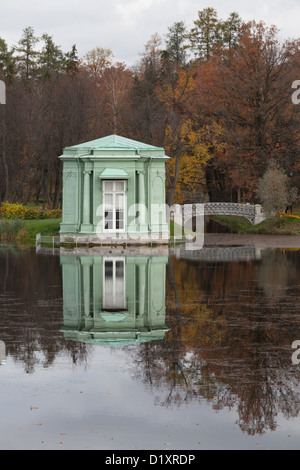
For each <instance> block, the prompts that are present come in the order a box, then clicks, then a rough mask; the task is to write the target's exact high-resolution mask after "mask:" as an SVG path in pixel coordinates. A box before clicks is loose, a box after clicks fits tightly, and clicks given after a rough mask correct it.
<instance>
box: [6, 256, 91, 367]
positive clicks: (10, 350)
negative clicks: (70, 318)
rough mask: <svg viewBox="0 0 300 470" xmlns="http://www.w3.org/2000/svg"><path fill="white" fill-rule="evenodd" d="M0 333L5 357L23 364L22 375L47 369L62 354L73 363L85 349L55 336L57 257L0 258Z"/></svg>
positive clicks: (58, 293)
mask: <svg viewBox="0 0 300 470" xmlns="http://www.w3.org/2000/svg"><path fill="white" fill-rule="evenodd" d="M0 256H1V258H0V314H1V315H0V331H1V338H0V339H1V340H2V341H4V342H5V346H6V353H7V355H9V356H11V357H12V358H13V359H14V360H15V361H20V362H22V363H24V367H25V370H26V372H29V373H30V372H33V371H34V369H35V368H36V366H37V365H38V364H42V365H43V367H48V366H49V365H51V364H52V363H53V362H54V360H55V358H56V357H57V356H58V355H59V354H60V353H62V352H64V353H67V354H68V355H69V356H70V357H71V358H72V360H73V362H74V363H76V362H83V361H84V360H85V358H86V354H87V352H86V351H87V349H86V345H84V344H81V343H73V342H66V341H64V339H63V335H62V334H61V333H60V332H59V328H60V325H61V316H62V290H61V269H60V264H59V257H55V256H36V255H35V254H34V253H31V252H30V251H24V252H21V253H18V254H15V253H13V252H12V251H10V250H9V251H7V252H6V253H2V254H0Z"/></svg>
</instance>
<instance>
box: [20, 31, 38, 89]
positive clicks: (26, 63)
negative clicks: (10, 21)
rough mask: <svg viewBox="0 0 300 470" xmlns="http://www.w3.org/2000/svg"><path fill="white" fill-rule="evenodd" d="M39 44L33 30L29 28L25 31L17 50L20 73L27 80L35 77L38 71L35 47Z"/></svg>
mask: <svg viewBox="0 0 300 470" xmlns="http://www.w3.org/2000/svg"><path fill="white" fill-rule="evenodd" d="M38 42H39V38H38V37H36V36H35V35H34V30H33V28H32V27H31V26H28V27H27V28H25V29H24V30H23V36H22V38H21V39H20V41H19V42H18V44H19V46H18V47H16V48H15V52H17V57H16V60H17V63H18V68H19V70H18V71H19V73H20V75H21V76H23V77H25V78H26V79H27V80H28V79H29V78H30V77H32V76H34V74H35V71H36V59H37V56H38V52H37V51H36V50H35V46H36V44H37V43H38Z"/></svg>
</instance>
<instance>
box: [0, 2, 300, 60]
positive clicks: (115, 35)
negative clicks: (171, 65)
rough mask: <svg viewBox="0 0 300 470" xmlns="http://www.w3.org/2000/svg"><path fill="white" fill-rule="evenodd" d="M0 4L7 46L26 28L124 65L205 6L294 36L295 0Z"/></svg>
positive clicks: (299, 14)
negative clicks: (106, 53)
mask: <svg viewBox="0 0 300 470" xmlns="http://www.w3.org/2000/svg"><path fill="white" fill-rule="evenodd" d="M0 6H1V12H0V37H1V38H3V39H5V40H6V42H7V44H8V45H9V46H13V45H16V44H17V42H18V41H19V39H20V38H21V36H22V32H23V30H24V28H26V27H27V26H32V27H33V28H34V31H35V33H36V35H37V36H39V35H42V34H43V33H47V34H49V35H50V36H52V37H53V40H54V42H55V43H56V44H57V45H59V46H61V48H62V50H63V52H67V51H69V50H71V48H72V45H73V44H76V46H77V50H78V54H79V56H80V57H82V56H83V55H84V54H85V53H86V52H87V51H90V50H91V49H93V48H95V47H97V46H100V47H104V48H109V49H111V50H112V51H113V53H114V56H115V59H116V60H120V61H124V62H126V63H127V64H128V65H133V64H135V63H136V62H137V61H138V60H139V58H140V54H141V53H142V52H143V51H144V45H145V44H146V42H147V41H148V40H149V39H150V37H151V36H152V34H154V33H159V34H160V35H161V36H162V37H164V36H165V34H166V33H167V31H168V27H170V26H172V25H173V24H174V22H176V21H184V23H185V24H186V26H187V27H188V28H190V27H192V25H193V21H194V20H196V19H197V13H198V11H199V10H202V9H203V8H207V7H212V8H215V9H216V10H217V12H218V16H219V18H220V19H222V20H225V19H226V18H227V17H228V15H229V14H230V13H231V12H233V11H236V12H237V13H239V15H240V16H241V18H242V19H243V20H244V21H249V20H257V21H259V20H263V21H264V22H265V23H266V24H267V25H269V26H270V25H272V24H275V25H276V26H277V27H278V28H279V29H280V33H281V36H282V38H284V39H286V38H298V37H300V1H299V0H228V1H224V0H214V1H208V2H207V1H202V0H12V1H8V0H0Z"/></svg>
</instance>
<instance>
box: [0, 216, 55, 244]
mask: <svg viewBox="0 0 300 470" xmlns="http://www.w3.org/2000/svg"><path fill="white" fill-rule="evenodd" d="M60 223H61V219H37V220H20V219H6V218H1V219H0V241H1V242H2V243H17V244H20V245H28V246H34V245H35V238H36V235H37V234H38V233H41V235H56V234H58V232H59V225H60Z"/></svg>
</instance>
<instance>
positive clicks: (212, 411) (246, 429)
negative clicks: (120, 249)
mask: <svg viewBox="0 0 300 470" xmlns="http://www.w3.org/2000/svg"><path fill="white" fill-rule="evenodd" d="M296 340H300V251H299V250H288V249H274V248H272V249H263V250H257V249H255V248H254V247H253V246H252V247H237V246H231V247H221V248H210V247H208V248H206V249H204V250H201V253H200V252H198V253H191V252H185V251H183V250H181V251H180V250H175V251H174V253H173V254H171V255H169V256H168V255H165V254H161V255H159V256H153V253H152V254H151V253H150V254H147V253H143V254H141V255H139V256H134V255H125V254H124V253H109V252H107V253H105V254H103V255H99V254H97V255H91V254H83V255H79V254H74V253H64V254H57V253H55V254H45V253H38V254H36V253H35V252H34V251H31V250H29V251H21V250H18V249H17V248H6V247H1V249H0V362H1V365H0V396H1V399H0V415H1V420H0V449H2V450H5V449H17V450H21V449H54V450H56V449H62V450H63V449H66V450H67V449H106V450H111V449H114V450H122V449H124V450H131V449H153V450H155V449H169V450H176V449H177V450H178V449H187V450H194V449H197V450H198V449H199V450H201V449H300V394H299V392H300V387H299V380H300V364H299V365H297V364H295V363H293V361H292V354H293V353H294V352H295V351H294V350H293V349H292V343H293V342H294V341H296ZM299 358H300V354H299Z"/></svg>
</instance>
